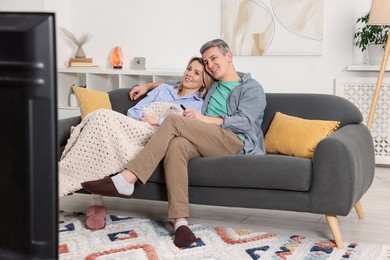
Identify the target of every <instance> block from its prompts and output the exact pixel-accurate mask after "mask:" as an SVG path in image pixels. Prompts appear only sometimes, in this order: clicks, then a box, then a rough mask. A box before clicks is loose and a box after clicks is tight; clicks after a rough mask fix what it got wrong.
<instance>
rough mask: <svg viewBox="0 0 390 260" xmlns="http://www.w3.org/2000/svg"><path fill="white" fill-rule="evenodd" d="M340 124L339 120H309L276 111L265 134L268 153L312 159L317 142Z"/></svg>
mask: <svg viewBox="0 0 390 260" xmlns="http://www.w3.org/2000/svg"><path fill="white" fill-rule="evenodd" d="M339 125H340V122H339V121H324V120H309V119H303V118H299V117H294V116H289V115H285V114H282V113H280V112H276V113H275V116H274V118H273V120H272V122H271V125H270V127H269V129H268V131H267V134H266V135H265V140H264V142H265V148H266V151H267V153H280V154H285V155H292V156H296V157H303V158H308V159H312V158H313V152H314V149H315V148H316V146H317V144H318V143H319V142H320V141H321V140H322V139H323V138H325V137H327V136H328V135H330V134H331V133H333V132H334V131H335V130H336V129H337V128H338V127H339Z"/></svg>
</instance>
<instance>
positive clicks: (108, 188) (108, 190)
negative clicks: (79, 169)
mask: <svg viewBox="0 0 390 260" xmlns="http://www.w3.org/2000/svg"><path fill="white" fill-rule="evenodd" d="M81 186H82V187H83V188H84V189H85V190H86V191H88V192H90V193H92V194H98V195H102V196H108V197H121V198H128V199H129V198H131V195H130V196H128V195H123V194H120V193H119V192H118V190H117V189H116V188H115V185H114V183H113V182H112V180H111V177H105V178H103V179H101V180H97V181H86V182H83V183H81Z"/></svg>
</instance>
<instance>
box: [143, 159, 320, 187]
mask: <svg viewBox="0 0 390 260" xmlns="http://www.w3.org/2000/svg"><path fill="white" fill-rule="evenodd" d="M188 167H189V185H190V186H198V187H237V188H251V189H252V188H253V189H270V190H290V191H308V190H310V185H311V178H312V162H311V160H309V159H305V158H298V157H292V156H285V155H278V154H270V155H233V156H225V157H201V158H196V159H192V160H190V162H189V165H188ZM162 170H163V166H162V163H160V165H159V166H158V167H157V168H156V171H155V172H154V173H153V175H152V177H151V178H150V179H149V181H148V182H157V183H165V179H164V174H163V173H162V172H163V171H162Z"/></svg>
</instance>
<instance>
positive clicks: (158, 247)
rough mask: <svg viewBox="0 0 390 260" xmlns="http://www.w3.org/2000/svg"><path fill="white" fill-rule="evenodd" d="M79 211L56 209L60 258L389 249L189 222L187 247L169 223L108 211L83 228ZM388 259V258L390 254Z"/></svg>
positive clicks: (334, 254) (284, 255)
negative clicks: (93, 226) (176, 240)
mask: <svg viewBox="0 0 390 260" xmlns="http://www.w3.org/2000/svg"><path fill="white" fill-rule="evenodd" d="M84 219H85V215H84V214H83V213H75V212H74V213H66V212H60V228H59V232H60V236H59V258H60V259H88V260H89V259H99V260H100V259H141V260H142V259H191V260H192V259H210V260H211V259H223V260H226V259H311V260H312V259H365V260H369V259H379V260H382V259H388V258H387V256H388V254H389V252H388V251H387V250H388V249H389V248H388V247H386V246H380V245H369V244H360V243H345V249H343V250H340V249H337V248H336V247H335V244H334V243H333V242H332V241H329V240H315V239H309V238H306V237H302V236H298V235H295V236H286V235H278V234H273V233H265V232H253V231H250V230H240V229H232V228H225V227H208V226H203V225H191V226H190V228H191V230H192V231H193V232H194V233H195V235H196V236H197V237H198V240H197V241H196V242H195V243H193V244H192V245H190V246H189V247H187V248H183V249H179V248H177V247H176V246H175V245H174V244H173V240H172V235H173V229H172V226H171V224H170V223H169V222H162V221H152V220H148V219H139V218H133V217H128V216H115V215H109V216H107V221H106V223H107V224H106V227H105V229H102V230H98V231H89V230H87V229H85V228H84V226H83V223H84ZM389 259H390V258H389Z"/></svg>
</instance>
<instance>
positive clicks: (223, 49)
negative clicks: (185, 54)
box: [200, 39, 230, 55]
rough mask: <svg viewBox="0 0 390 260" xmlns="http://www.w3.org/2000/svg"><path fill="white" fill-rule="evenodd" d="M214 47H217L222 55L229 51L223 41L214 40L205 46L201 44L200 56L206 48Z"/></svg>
mask: <svg viewBox="0 0 390 260" xmlns="http://www.w3.org/2000/svg"><path fill="white" fill-rule="evenodd" d="M215 46H217V47H218V49H219V51H220V52H221V53H222V54H224V55H225V54H226V53H228V52H229V51H230V48H229V46H228V45H227V43H226V42H225V41H224V40H221V39H214V40H211V41H208V42H206V43H205V44H203V46H202V47H200V54H203V53H204V52H205V51H206V50H207V49H208V48H211V47H215Z"/></svg>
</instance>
